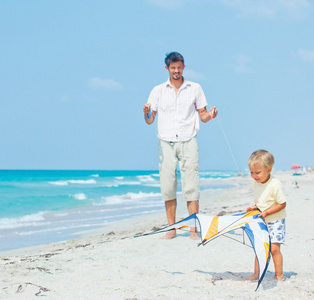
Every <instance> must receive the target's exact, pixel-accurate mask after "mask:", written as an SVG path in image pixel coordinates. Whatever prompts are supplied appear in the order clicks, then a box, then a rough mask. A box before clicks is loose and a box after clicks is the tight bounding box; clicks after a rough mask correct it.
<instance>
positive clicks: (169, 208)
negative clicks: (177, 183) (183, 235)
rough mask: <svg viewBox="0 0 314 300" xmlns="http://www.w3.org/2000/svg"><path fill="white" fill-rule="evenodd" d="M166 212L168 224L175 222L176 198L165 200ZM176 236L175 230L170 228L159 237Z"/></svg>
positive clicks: (170, 237) (168, 237)
mask: <svg viewBox="0 0 314 300" xmlns="http://www.w3.org/2000/svg"><path fill="white" fill-rule="evenodd" d="M165 207H166V214H167V219H168V225H172V224H174V223H175V222H176V209H177V199H173V200H168V201H165ZM175 236H176V230H175V229H174V230H170V231H168V232H167V234H166V235H165V236H163V237H161V239H166V240H169V239H172V238H174V237H175Z"/></svg>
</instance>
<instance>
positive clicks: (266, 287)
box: [0, 171, 314, 299]
mask: <svg viewBox="0 0 314 300" xmlns="http://www.w3.org/2000/svg"><path fill="white" fill-rule="evenodd" d="M273 175H274V177H277V178H278V179H279V180H281V182H282V184H283V189H284V193H285V195H286V197H287V236H286V244H285V245H284V246H283V247H282V252H283V256H284V275H285V277H286V281H285V282H282V283H281V282H274V281H269V278H271V277H272V276H273V274H274V267H273V262H272V260H271V262H270V264H269V268H268V271H267V273H266V276H265V279H264V280H263V282H262V284H261V286H260V288H259V289H258V291H257V292H254V290H255V288H256V282H248V281H244V278H246V277H247V276H249V275H250V274H251V273H252V271H253V263H254V251H253V250H252V249H251V248H249V247H243V245H241V244H240V243H235V242H234V241H232V240H230V239H226V238H219V239H217V240H215V241H213V242H211V243H209V244H208V245H206V246H204V247H203V246H201V247H197V243H198V242H195V241H192V240H190V239H189V237H188V233H186V232H178V234H177V237H176V238H174V239H172V240H160V239H159V237H160V235H157V234H156V235H150V236H145V237H138V238H134V236H135V235H136V234H139V233H147V232H151V231H153V230H154V227H164V226H166V225H167V224H166V216H165V211H164V210H163V211H159V212H155V213H152V214H149V215H143V216H140V217H137V218H134V219H131V220H127V221H121V222H117V223H111V224H108V225H107V226H104V227H103V228H101V229H99V230H98V229H97V230H92V231H86V232H80V233H79V235H80V236H79V237H78V238H75V239H73V240H69V241H65V242H59V243H53V244H46V245H40V246H33V247H28V248H22V249H16V250H11V251H4V252H0V264H1V268H2V272H1V285H0V297H1V296H2V297H6V299H20V297H21V296H22V298H23V299H35V297H36V294H37V295H40V296H48V297H51V298H53V299H62V298H63V299H95V298H96V299H97V298H99V299H130V298H137V299H152V298H154V299H156V298H159V299H164V298H169V299H189V298H191V297H192V298H193V297H194V298H197V299H208V298H217V299H218V298H220V299H221V298H229V297H233V298H237V299H262V298H265V297H268V298H270V299H278V298H280V297H282V298H286V297H292V298H294V299H295V298H300V299H309V298H311V297H314V288H313V286H314V275H313V274H312V270H313V267H314V261H313V257H312V250H313V249H314V240H313V236H312V234H311V228H312V227H313V224H314V220H313V218H312V216H311V211H312V209H311V208H313V206H314V205H313V201H314V196H313V195H314V184H313V183H314V173H308V174H306V175H302V176H298V177H297V178H295V176H292V173H291V172H289V171H285V172H279V171H275V172H273ZM224 180H227V181H230V182H234V183H235V184H237V186H235V187H232V188H228V189H222V190H218V191H217V190H212V191H203V192H201V200H200V213H202V214H207V215H218V214H226V215H228V214H234V213H238V212H243V211H244V210H245V208H246V207H247V206H248V205H250V204H251V203H252V202H253V198H252V189H251V187H252V179H251V178H250V177H232V178H225V179H224ZM296 180H297V182H298V186H299V188H296V185H295V181H296ZM304 208H305V209H304ZM186 216H187V209H186V207H185V205H184V204H183V203H182V202H178V210H177V220H180V219H183V218H184V217H186ZM301 220H302V221H301ZM236 235H237V234H236ZM241 236H242V234H241ZM274 295H276V296H274Z"/></svg>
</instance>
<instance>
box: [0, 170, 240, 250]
mask: <svg viewBox="0 0 314 300" xmlns="http://www.w3.org/2000/svg"><path fill="white" fill-rule="evenodd" d="M236 175H237V174H236V172H226V171H209V172H201V173H200V180H201V181H200V182H201V190H205V189H221V188H227V187H229V186H230V185H226V184H225V183H224V182H223V181H222V180H221V179H223V178H227V177H231V176H236ZM180 189H181V187H180V185H179V186H178V191H179V194H180ZM0 195H1V196H0V204H1V210H0V251H5V250H11V249H16V248H21V247H28V246H33V245H39V244H45V243H52V242H57V241H64V240H68V239H72V238H76V237H77V236H76V235H75V233H77V232H80V231H85V230H90V229H96V228H99V227H102V226H103V225H105V224H107V223H113V222H118V221H121V220H126V219H130V218H134V217H137V216H139V215H143V214H148V213H152V212H155V211H158V210H163V209H164V202H163V201H162V200H161V194H160V185H159V174H158V171H47V170H45V171H34V170H25V171H23V170H18V171H17V170H0Z"/></svg>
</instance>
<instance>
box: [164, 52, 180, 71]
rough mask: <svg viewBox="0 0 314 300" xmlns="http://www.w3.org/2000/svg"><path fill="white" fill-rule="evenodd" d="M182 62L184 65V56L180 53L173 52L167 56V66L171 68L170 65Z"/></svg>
mask: <svg viewBox="0 0 314 300" xmlns="http://www.w3.org/2000/svg"><path fill="white" fill-rule="evenodd" d="M177 61H182V63H183V64H184V58H183V56H182V55H181V54H180V53H178V52H171V53H167V54H166V58H165V64H166V66H167V67H168V68H169V66H170V64H171V63H173V62H177Z"/></svg>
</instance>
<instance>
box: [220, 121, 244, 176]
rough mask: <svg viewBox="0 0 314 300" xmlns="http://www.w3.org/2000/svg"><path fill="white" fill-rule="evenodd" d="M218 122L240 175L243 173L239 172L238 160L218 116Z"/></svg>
mask: <svg viewBox="0 0 314 300" xmlns="http://www.w3.org/2000/svg"><path fill="white" fill-rule="evenodd" d="M217 120H218V123H219V126H220V128H221V131H222V133H223V136H224V138H225V140H226V142H227V145H228V148H229V151H230V153H231V156H232V158H233V162H234V164H235V166H236V168H237V170H238V173H239V174H240V173H241V172H240V170H239V167H238V164H237V162H236V160H235V158H234V155H233V152H232V150H231V147H230V143H229V141H228V139H227V136H226V134H225V131H224V129H223V127H222V125H221V122H220V118H218V116H217Z"/></svg>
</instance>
